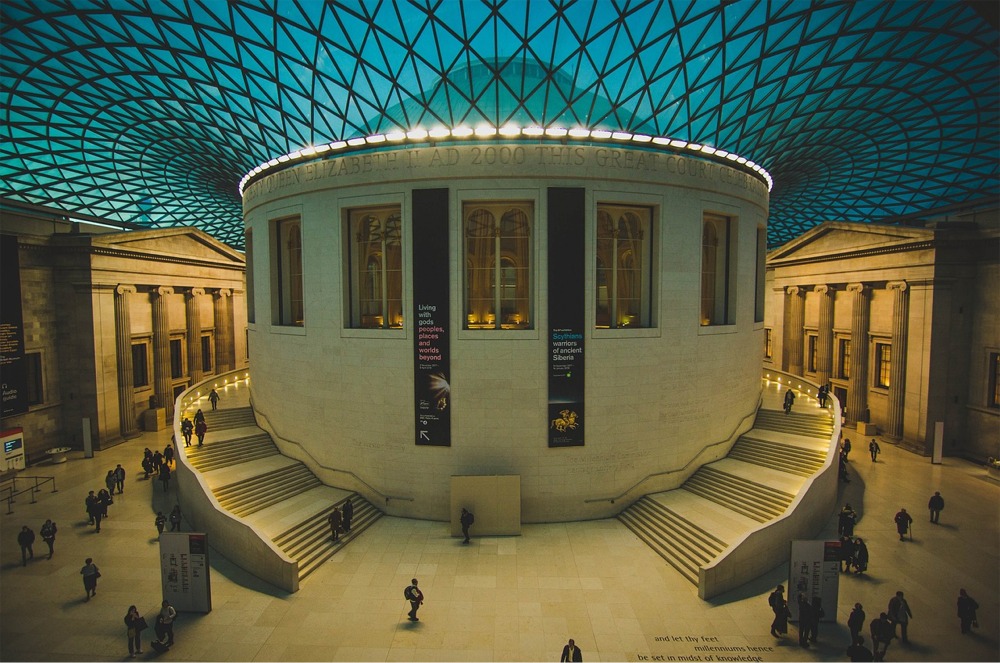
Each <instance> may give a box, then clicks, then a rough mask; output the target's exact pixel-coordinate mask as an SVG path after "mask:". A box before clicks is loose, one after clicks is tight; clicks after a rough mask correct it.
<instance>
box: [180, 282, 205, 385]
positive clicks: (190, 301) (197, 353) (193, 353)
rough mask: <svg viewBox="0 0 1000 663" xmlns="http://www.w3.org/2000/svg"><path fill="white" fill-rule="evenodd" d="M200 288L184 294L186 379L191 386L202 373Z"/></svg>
mask: <svg viewBox="0 0 1000 663" xmlns="http://www.w3.org/2000/svg"><path fill="white" fill-rule="evenodd" d="M204 294H205V291H204V290H202V289H201V288H191V289H190V290H188V291H187V292H186V293H185V294H184V319H185V322H186V323H187V359H188V377H189V378H190V379H191V384H194V383H196V382H200V381H201V378H202V375H203V374H204V372H203V371H202V369H201V365H202V356H201V308H200V307H199V306H198V297H200V296H201V295H204Z"/></svg>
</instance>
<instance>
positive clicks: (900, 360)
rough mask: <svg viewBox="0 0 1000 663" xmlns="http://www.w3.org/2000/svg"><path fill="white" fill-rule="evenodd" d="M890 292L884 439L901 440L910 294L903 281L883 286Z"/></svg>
mask: <svg viewBox="0 0 1000 663" xmlns="http://www.w3.org/2000/svg"><path fill="white" fill-rule="evenodd" d="M885 288H886V290H889V291H890V292H892V295H893V297H892V357H891V361H892V363H891V364H890V365H889V409H888V412H887V415H888V416H887V417H886V436H887V437H890V438H892V439H894V440H901V439H902V438H903V410H904V407H905V401H906V337H907V323H908V321H909V319H910V290H909V288H908V287H907V285H906V282H905V281H893V282H890V283H888V284H886V286H885Z"/></svg>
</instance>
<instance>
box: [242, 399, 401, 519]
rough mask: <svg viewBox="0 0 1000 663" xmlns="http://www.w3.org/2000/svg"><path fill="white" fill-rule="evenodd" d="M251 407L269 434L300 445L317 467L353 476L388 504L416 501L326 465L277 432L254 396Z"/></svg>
mask: <svg viewBox="0 0 1000 663" xmlns="http://www.w3.org/2000/svg"><path fill="white" fill-rule="evenodd" d="M250 407H251V408H252V409H253V414H254V417H258V416H259V417H260V418H262V419H263V420H264V421H265V423H267V426H268V428H269V429H270V430H269V431H268V434H269V435H272V436H273V437H274V438H276V439H278V440H281V441H282V442H284V443H286V444H291V445H294V446H296V447H298V448H299V449H300V450H301V451H302V453H304V454H305V455H306V456H308V457H309V460H311V461H312V462H313V464H315V465H316V466H317V467H321V468H323V469H324V470H326V471H328V472H339V473H341V474H346V475H348V476H350V477H352V478H353V479H354V480H355V481H357V482H358V483H360V484H362V485H363V486H365V487H367V488H368V490H370V491H371V492H373V493H375V494H376V495H378V496H379V497H381V498H383V499H384V500H385V503H386V504H389V500H402V501H404V502H413V501H415V500H414V498H413V497H405V496H403V495H386V494H385V493H383V492H382V491H381V490H378V489H377V488H375V487H374V486H372V485H371V484H370V483H368V482H367V481H365V480H364V479H362V478H361V477H359V476H358V475H357V474H355V473H354V472H352V471H350V470H342V469H340V468H336V467H330V466H328V465H324V464H323V463H321V462H319V461H318V460H316V457H315V456H313V455H312V453H310V452H309V450H308V449H306V448H305V447H304V446H302V445H301V444H300V443H298V442H295V441H294V440H289V439H288V438H285V437H282V436H281V435H279V434H278V432H277V429H275V427H274V424H272V423H271V420H270V419H268V418H267V415H266V414H264V413H263V412H259V411H258V410H257V408H255V407H253V397H251V398H250Z"/></svg>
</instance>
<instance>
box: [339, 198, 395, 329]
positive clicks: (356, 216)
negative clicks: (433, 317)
mask: <svg viewBox="0 0 1000 663" xmlns="http://www.w3.org/2000/svg"><path fill="white" fill-rule="evenodd" d="M347 216H348V233H349V238H348V244H349V246H350V253H349V254H348V265H349V267H348V279H349V281H350V288H351V292H350V306H351V311H350V316H349V318H348V319H349V320H350V324H351V327H356V328H363V329H402V328H403V237H402V219H401V213H400V208H399V206H398V205H395V206H389V207H378V208H365V209H354V210H350V211H349V212H348V214H347Z"/></svg>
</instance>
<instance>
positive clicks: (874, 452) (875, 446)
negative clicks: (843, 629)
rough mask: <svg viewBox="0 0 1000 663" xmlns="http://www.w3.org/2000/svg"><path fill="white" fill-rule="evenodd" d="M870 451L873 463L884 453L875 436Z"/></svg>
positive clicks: (869, 447)
mask: <svg viewBox="0 0 1000 663" xmlns="http://www.w3.org/2000/svg"><path fill="white" fill-rule="evenodd" d="M868 453H870V454H871V455H872V462H873V463H874V462H876V459H877V458H878V455H879V454H880V453H882V447H880V446H879V445H878V442H876V441H875V438H874V437H873V438H872V441H871V442H869V443H868ZM874 646H875V645H874V644H873V645H872V647H874ZM876 656H877V654H876Z"/></svg>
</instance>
